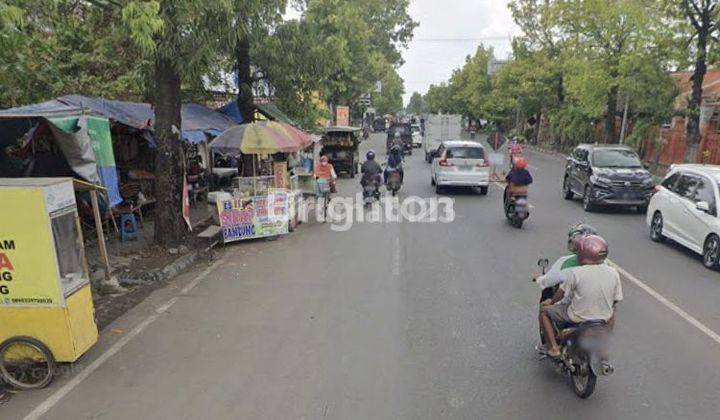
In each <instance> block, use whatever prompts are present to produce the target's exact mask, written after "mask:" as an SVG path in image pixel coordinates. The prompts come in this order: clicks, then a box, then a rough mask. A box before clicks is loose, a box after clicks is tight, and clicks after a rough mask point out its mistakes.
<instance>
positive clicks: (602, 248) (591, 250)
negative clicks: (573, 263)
mask: <svg viewBox="0 0 720 420" xmlns="http://www.w3.org/2000/svg"><path fill="white" fill-rule="evenodd" d="M577 254H578V261H579V262H580V265H596V264H602V263H603V261H605V258H607V256H608V244H607V242H605V239H603V238H601V237H600V236H597V235H588V236H585V237H583V238H582V239H581V240H580V242H579V243H578V250H577Z"/></svg>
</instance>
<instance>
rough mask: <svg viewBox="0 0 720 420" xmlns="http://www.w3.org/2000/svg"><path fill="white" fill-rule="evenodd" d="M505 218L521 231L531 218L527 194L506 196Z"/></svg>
mask: <svg viewBox="0 0 720 420" xmlns="http://www.w3.org/2000/svg"><path fill="white" fill-rule="evenodd" d="M504 207H505V217H507V219H508V221H509V222H510V224H511V225H512V226H515V227H516V228H518V229H520V228H522V225H523V223H524V222H525V220H527V219H528V218H529V217H530V204H529V203H528V199H527V192H525V193H524V194H520V193H512V194H509V195H508V194H506V198H505V199H504Z"/></svg>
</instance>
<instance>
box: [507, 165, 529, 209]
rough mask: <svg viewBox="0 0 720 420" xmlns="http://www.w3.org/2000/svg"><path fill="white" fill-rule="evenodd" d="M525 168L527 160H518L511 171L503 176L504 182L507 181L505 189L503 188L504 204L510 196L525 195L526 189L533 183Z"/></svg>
mask: <svg viewBox="0 0 720 420" xmlns="http://www.w3.org/2000/svg"><path fill="white" fill-rule="evenodd" d="M527 167H528V162H527V160H526V159H525V158H523V157H521V158H518V159H517V160H516V161H515V165H513V169H512V170H511V171H510V172H508V174H507V175H506V176H505V181H507V187H505V194H504V195H503V200H504V201H505V203H507V200H508V198H509V197H510V195H527V187H528V185H530V184H532V183H533V178H532V175H530V172H529V171H528V170H527Z"/></svg>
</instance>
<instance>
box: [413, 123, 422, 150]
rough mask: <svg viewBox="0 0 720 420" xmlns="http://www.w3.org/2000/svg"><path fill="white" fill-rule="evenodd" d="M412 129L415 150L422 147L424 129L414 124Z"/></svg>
mask: <svg viewBox="0 0 720 420" xmlns="http://www.w3.org/2000/svg"><path fill="white" fill-rule="evenodd" d="M411 128H412V146H413V147H414V148H417V147H422V145H423V138H422V128H421V127H420V124H413V125H412V127H411Z"/></svg>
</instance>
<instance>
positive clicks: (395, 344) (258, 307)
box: [0, 135, 720, 420]
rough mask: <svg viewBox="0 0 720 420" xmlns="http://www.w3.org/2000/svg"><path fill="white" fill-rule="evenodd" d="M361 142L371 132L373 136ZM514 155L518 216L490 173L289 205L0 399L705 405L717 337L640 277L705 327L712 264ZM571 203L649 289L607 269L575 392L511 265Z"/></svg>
mask: <svg viewBox="0 0 720 420" xmlns="http://www.w3.org/2000/svg"><path fill="white" fill-rule="evenodd" d="M369 143H370V146H371V147H375V149H376V150H378V149H382V146H381V144H382V139H381V137H380V136H378V135H374V136H373V138H372V139H371V141H370V142H369ZM528 155H529V160H530V163H531V165H532V168H531V170H532V172H533V174H534V176H535V179H536V184H535V185H533V187H532V190H531V202H532V204H533V206H534V209H533V210H532V215H531V219H530V220H529V221H528V222H527V223H526V225H525V227H524V228H523V229H522V230H517V229H515V228H512V227H510V226H508V225H507V224H506V223H505V221H504V218H503V215H502V211H501V191H500V189H499V188H491V190H490V194H489V195H488V196H485V197H483V196H480V195H478V194H476V193H473V192H469V191H456V192H450V193H448V195H447V196H448V197H450V198H452V199H454V200H455V204H454V210H455V214H456V219H455V221H454V222H452V223H385V224H380V223H357V224H355V225H354V226H353V227H352V228H351V229H350V230H348V231H346V232H336V231H333V230H332V229H331V228H330V226H329V225H328V224H326V225H322V224H318V223H308V224H306V225H302V226H301V227H300V228H299V229H298V231H297V232H295V233H293V234H291V235H289V236H286V237H283V238H281V239H280V240H277V241H272V242H264V241H260V242H251V243H240V244H235V245H232V246H227V247H225V248H224V249H223V250H222V251H221V252H220V254H219V260H218V261H219V262H216V263H215V264H214V265H213V266H210V267H208V266H203V267H200V268H198V269H197V270H195V271H193V272H191V273H187V274H185V275H183V276H181V277H180V278H179V279H178V280H177V281H176V282H175V283H174V285H173V286H172V287H168V288H166V289H163V290H160V291H158V292H156V293H155V294H153V295H152V296H151V297H149V298H148V299H147V300H146V301H145V302H143V303H142V304H141V305H139V306H138V307H137V308H135V309H133V310H132V311H130V312H129V313H128V314H127V315H125V316H123V317H121V318H120V319H118V320H117V321H116V322H115V323H114V324H113V325H112V326H111V327H109V328H108V329H106V330H105V332H104V333H103V338H102V341H101V343H100V344H99V345H98V346H97V348H95V349H93V350H92V351H91V353H90V354H88V355H87V356H86V357H85V358H84V359H83V360H81V362H80V363H79V365H78V366H77V369H76V370H77V372H75V374H76V375H65V376H64V377H63V378H61V379H60V380H58V381H56V383H54V384H53V386H51V387H50V388H49V389H47V390H44V391H39V392H34V393H23V394H20V395H18V396H16V397H15V398H13V400H12V401H11V402H10V403H9V404H8V405H7V406H4V407H2V408H0V418H2V419H8V420H16V419H24V418H28V419H30V418H43V419H59V420H78V419H103V420H111V419H112V420H115V419H117V420H121V419H122V420H124V419H132V418H137V419H143V418H156V419H322V418H328V419H438V418H452V419H499V418H503V419H504V418H507V419H537V418H552V419H576V418H584V419H602V420H605V419H666V418H667V419H711V418H717V415H718V414H717V413H720V399H718V398H717V394H718V390H720V343H717V342H715V341H713V339H712V338H711V337H709V336H708V335H707V334H706V333H704V332H702V331H701V330H700V329H698V328H696V327H695V326H693V325H691V324H690V323H689V322H688V319H687V317H685V318H684V317H683V316H680V315H679V314H678V313H677V312H675V311H673V310H671V309H669V308H668V307H667V306H666V305H664V304H663V303H661V302H660V301H659V300H658V299H657V296H662V297H664V298H666V299H668V300H669V301H671V302H672V303H673V304H675V305H677V307H678V308H680V309H681V310H683V311H685V312H684V313H686V315H687V316H691V317H693V319H695V320H697V322H699V323H702V325H703V326H705V327H706V328H707V329H708V330H711V331H715V332H720V307H719V306H718V304H717V302H718V296H720V274H718V273H714V272H710V271H707V270H705V269H704V268H703V267H702V264H701V263H700V261H699V258H697V257H695V256H693V255H691V254H689V253H687V252H685V251H683V250H682V249H681V248H679V247H676V246H673V245H668V244H655V243H653V242H651V241H650V239H649V238H648V232H647V228H646V227H645V223H644V217H643V216H641V215H638V214H635V213H633V212H617V211H603V212H599V213H592V214H588V213H585V212H583V210H582V208H581V205H580V203H579V202H568V201H565V200H563V199H562V198H561V197H560V178H561V176H562V169H563V167H562V165H563V162H562V159H561V158H558V157H554V156H549V155H544V154H539V153H533V152H530V153H528ZM428 168H429V167H428V165H427V164H426V163H425V162H423V160H422V156H421V155H420V153H415V154H414V155H413V156H412V157H411V158H409V159H408V162H407V164H406V184H405V185H404V186H403V190H402V192H401V195H402V197H407V196H410V195H417V196H420V197H435V192H434V189H433V188H432V187H431V186H430V178H429V172H428V171H429V169H428ZM357 190H358V187H357V185H356V181H353V180H342V181H341V183H340V193H341V194H343V195H352V194H354V193H355V192H356V191H357ZM578 221H585V222H589V223H591V224H593V225H594V226H595V227H597V228H598V229H599V230H600V231H601V233H602V234H603V235H604V236H605V237H606V238H607V239H608V241H609V243H610V254H611V258H612V260H613V261H614V262H615V263H617V264H618V265H619V266H620V267H622V268H623V269H624V270H625V271H626V272H627V273H629V274H631V275H632V276H634V278H636V279H637V280H639V281H641V282H642V284H644V285H646V286H648V287H650V288H652V289H653V290H654V291H655V292H656V293H657V295H656V296H653V295H651V294H649V293H648V292H647V291H646V290H643V289H641V288H639V287H638V286H637V285H636V283H633V282H631V281H629V280H628V279H627V278H625V279H624V290H625V301H624V302H623V303H622V304H621V306H620V307H619V313H618V325H617V328H616V334H615V339H614V345H613V352H612V353H613V359H614V360H613V361H614V364H615V366H616V373H615V375H614V376H612V377H610V378H601V379H600V380H599V383H598V388H597V390H596V393H595V394H594V395H593V396H592V397H591V398H590V399H588V400H580V399H578V398H577V397H575V395H574V394H573V393H572V391H571V389H570V387H569V386H568V384H567V383H566V382H565V381H564V380H563V379H562V378H561V376H560V375H559V374H557V372H555V370H554V369H553V368H552V367H551V366H550V365H549V363H547V362H541V361H538V358H537V356H536V354H535V352H534V350H533V346H534V344H535V342H536V336H537V333H536V331H537V330H536V322H537V321H536V308H537V298H538V290H537V288H536V286H535V285H534V284H533V283H531V282H530V281H529V280H530V277H531V274H532V273H533V271H534V270H535V269H536V267H535V262H536V261H537V259H538V258H539V257H541V256H548V257H551V258H555V257H558V256H560V255H561V254H562V253H563V251H564V247H565V234H566V232H567V229H568V227H569V225H571V224H573V223H575V222H578ZM78 375H79V376H78ZM38 407H39V408H38ZM33 409H36V411H34V412H33V414H32V415H31V416H29V417H25V416H26V415H28V413H31V411H32V410H33ZM36 415H37V416H36Z"/></svg>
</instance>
